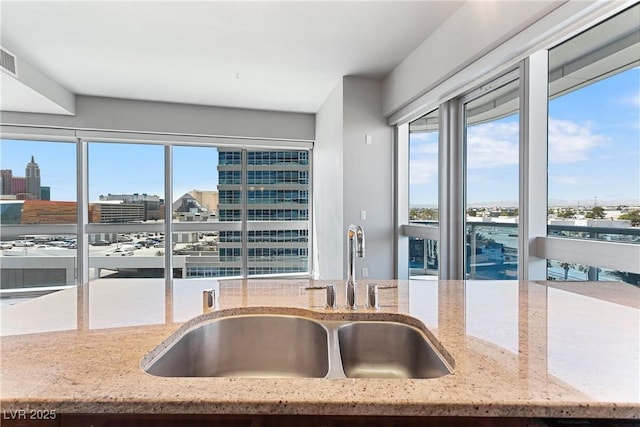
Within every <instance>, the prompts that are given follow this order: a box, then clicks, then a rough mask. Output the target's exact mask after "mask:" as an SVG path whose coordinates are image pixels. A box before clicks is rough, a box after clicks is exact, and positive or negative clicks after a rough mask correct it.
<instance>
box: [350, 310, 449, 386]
mask: <svg viewBox="0 0 640 427" xmlns="http://www.w3.org/2000/svg"><path fill="white" fill-rule="evenodd" d="M338 341H339V346H340V356H341V360H342V367H343V370H344V374H345V376H347V377H348V378H437V377H441V376H444V375H447V374H450V373H451V371H450V370H449V368H448V367H447V365H446V364H445V362H444V360H443V359H442V357H441V356H440V355H439V354H438V353H437V352H436V350H435V349H434V348H433V347H431V345H430V344H429V342H428V341H427V340H426V339H425V337H424V336H423V335H422V333H421V332H420V331H419V330H417V329H415V328H413V327H411V326H409V325H405V324H402V323H395V322H353V323H349V324H347V325H344V326H341V327H340V328H338Z"/></svg>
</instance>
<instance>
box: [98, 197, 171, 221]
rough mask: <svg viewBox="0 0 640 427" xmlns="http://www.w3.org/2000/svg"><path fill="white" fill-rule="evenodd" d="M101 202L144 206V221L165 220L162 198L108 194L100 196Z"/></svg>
mask: <svg viewBox="0 0 640 427" xmlns="http://www.w3.org/2000/svg"><path fill="white" fill-rule="evenodd" d="M100 201H101V202H114V201H120V202H122V203H123V204H128V205H142V206H143V211H144V215H143V218H142V220H143V221H147V220H157V219H162V218H164V214H163V212H162V207H163V206H164V201H163V200H162V199H161V198H160V196H155V195H149V194H137V193H134V194H107V195H106V196H100Z"/></svg>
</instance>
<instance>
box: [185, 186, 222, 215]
mask: <svg viewBox="0 0 640 427" xmlns="http://www.w3.org/2000/svg"><path fill="white" fill-rule="evenodd" d="M189 194H191V195H192V196H193V198H194V199H196V200H197V201H198V203H200V204H201V205H202V206H204V207H205V208H206V209H207V210H208V211H209V212H211V213H216V212H217V210H218V192H217V191H216V190H212V191H209V190H191V191H189Z"/></svg>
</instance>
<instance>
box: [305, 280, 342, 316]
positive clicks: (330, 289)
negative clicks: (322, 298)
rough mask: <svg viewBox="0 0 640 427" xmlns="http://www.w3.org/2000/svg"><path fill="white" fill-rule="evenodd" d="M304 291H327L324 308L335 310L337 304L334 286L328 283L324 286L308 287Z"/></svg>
mask: <svg viewBox="0 0 640 427" xmlns="http://www.w3.org/2000/svg"><path fill="white" fill-rule="evenodd" d="M304 289H305V290H306V291H316V290H320V289H326V291H327V302H326V304H325V308H327V309H331V310H337V308H338V303H337V301H336V285H334V284H333V283H330V284H328V285H326V286H308V287H306V288H304Z"/></svg>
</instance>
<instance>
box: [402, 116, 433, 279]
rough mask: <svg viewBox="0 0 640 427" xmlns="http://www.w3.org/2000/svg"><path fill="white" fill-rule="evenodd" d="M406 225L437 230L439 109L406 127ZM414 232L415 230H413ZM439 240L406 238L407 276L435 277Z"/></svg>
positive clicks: (416, 277)
mask: <svg viewBox="0 0 640 427" xmlns="http://www.w3.org/2000/svg"><path fill="white" fill-rule="evenodd" d="M409 224H411V225H420V226H425V227H430V228H431V229H430V230H421V231H426V232H432V233H434V234H435V233H437V227H438V110H434V111H431V112H430V113H428V114H425V115H424V116H422V117H420V118H419V119H417V120H414V121H413V122H411V123H410V124H409ZM415 231H418V230H417V229H415ZM438 252H439V251H438V240H437V239H434V238H428V237H426V236H419V237H418V236H412V237H409V276H410V277H411V278H414V279H418V278H425V276H431V277H437V276H438V266H439V257H438Z"/></svg>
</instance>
